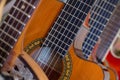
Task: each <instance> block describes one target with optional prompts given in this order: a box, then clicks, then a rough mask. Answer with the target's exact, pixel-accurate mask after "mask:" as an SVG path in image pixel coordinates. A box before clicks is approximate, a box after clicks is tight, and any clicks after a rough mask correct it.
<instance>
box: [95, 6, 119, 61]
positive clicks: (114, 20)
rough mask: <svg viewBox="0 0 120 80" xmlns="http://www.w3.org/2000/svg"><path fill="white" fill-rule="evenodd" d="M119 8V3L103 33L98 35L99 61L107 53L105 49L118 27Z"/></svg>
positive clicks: (110, 42) (107, 47)
mask: <svg viewBox="0 0 120 80" xmlns="http://www.w3.org/2000/svg"><path fill="white" fill-rule="evenodd" d="M119 10H120V5H118V6H117V8H116V10H115V12H114V14H113V16H112V17H111V19H110V21H109V23H108V25H107V26H106V28H105V29H104V30H103V33H102V34H101V36H100V38H101V43H100V44H99V47H98V50H97V57H98V59H99V60H100V61H103V60H104V59H105V57H106V55H107V51H108V49H109V47H110V45H111V44H112V42H113V40H114V38H115V36H116V35H117V33H118V31H119V29H120V26H119V21H120V11H119Z"/></svg>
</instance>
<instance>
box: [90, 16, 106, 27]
mask: <svg viewBox="0 0 120 80" xmlns="http://www.w3.org/2000/svg"><path fill="white" fill-rule="evenodd" d="M90 20H91V21H93V22H96V23H99V24H100V25H102V26H105V24H102V23H100V22H99V21H97V20H95V19H93V18H91V19H90ZM90 25H91V26H93V24H90ZM95 29H96V28H95Z"/></svg>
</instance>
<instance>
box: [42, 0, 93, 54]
mask: <svg viewBox="0 0 120 80" xmlns="http://www.w3.org/2000/svg"><path fill="white" fill-rule="evenodd" d="M94 2H95V0H68V1H67V3H66V4H65V6H64V8H63V9H62V11H61V13H60V15H59V16H58V19H57V20H56V22H55V24H54V25H53V27H52V29H51V31H50V32H49V34H48V36H47V37H46V40H45V42H44V43H43V46H46V47H50V48H51V49H53V50H54V51H55V52H58V53H59V54H60V55H61V56H64V55H65V54H66V53H67V51H68V48H69V46H70V45H71V43H72V41H73V39H74V37H75V35H76V34H77V32H78V30H79V28H80V26H81V24H82V23H83V21H84V19H85V17H86V15H87V13H88V12H89V10H90V8H91V6H92V5H93V3H94Z"/></svg>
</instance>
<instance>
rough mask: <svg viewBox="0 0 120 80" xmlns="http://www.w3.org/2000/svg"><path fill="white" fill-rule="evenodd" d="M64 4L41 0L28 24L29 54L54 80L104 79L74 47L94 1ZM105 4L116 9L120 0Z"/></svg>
mask: <svg viewBox="0 0 120 80" xmlns="http://www.w3.org/2000/svg"><path fill="white" fill-rule="evenodd" d="M63 2H64V3H65V4H64V3H63ZM63 2H60V1H56V0H42V1H41V5H40V6H39V7H38V10H37V11H36V13H35V14H34V18H33V20H32V21H31V23H30V24H28V26H29V28H28V29H27V32H26V35H25V39H24V47H25V51H26V52H27V53H29V54H30V55H31V56H32V57H33V59H34V60H35V61H36V63H38V64H39V65H40V67H41V68H42V69H43V71H44V72H45V73H46V75H47V77H48V78H49V79H50V80H104V78H105V77H104V73H103V70H102V68H101V67H100V66H99V65H97V64H96V63H94V62H91V61H87V60H84V59H82V58H79V57H78V56H76V55H75V52H74V47H73V45H72V44H71V43H72V42H73V40H74V38H75V36H76V34H77V32H78V30H79V27H80V26H81V25H82V23H83V21H84V19H85V17H86V16H87V13H88V12H89V9H90V7H91V5H92V4H93V3H94V1H90V0H89V1H88V0H77V1H76V0H65V1H64V0H63ZM104 2H105V3H106V4H107V3H108V5H109V3H110V4H114V7H115V5H116V4H117V1H115V2H114V1H108V2H107V0H105V1H102V2H101V3H104ZM96 3H97V1H96V2H95V3H94V4H96ZM98 3H99V0H98ZM98 3H97V4H98ZM94 4H93V5H94ZM98 7H99V6H98ZM111 12H112V11H111ZM51 26H52V27H51ZM31 30H32V31H31ZM46 35H47V36H46ZM68 49H69V51H68ZM91 74H92V75H91ZM96 74H97V75H96Z"/></svg>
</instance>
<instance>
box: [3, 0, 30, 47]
mask: <svg viewBox="0 0 120 80" xmlns="http://www.w3.org/2000/svg"><path fill="white" fill-rule="evenodd" d="M20 2H22V1H18V2H17V3H16V2H15V3H16V4H17V5H16V7H18V6H19V5H20ZM15 3H14V5H15ZM27 8H28V6H27ZM13 9H14V11H13V12H12V13H11V15H14V14H15V11H16V9H15V8H13ZM26 10H27V9H26ZM26 10H25V11H26ZM8 14H9V13H8ZM19 14H20V12H18V13H17V15H16V16H15V17H18V15H19ZM22 18H23V15H21V18H20V20H21V19H22ZM10 20H11V17H9V20H8V21H6V22H10ZM14 22H15V20H14V21H12V23H11V25H12V24H13V23H14ZM18 24H19V22H17V25H16V26H14V27H16V28H17V27H18V26H19V25H18ZM9 27H10V26H9ZM12 27H13V26H12ZM7 28H8V27H7V25H6V24H5V27H4V29H3V31H5V29H7ZM10 29H11V27H10V28H9V29H8V31H6V33H9V31H10ZM14 32H15V31H12V34H11V36H12V35H13V34H14ZM3 33H4V32H2V33H1V35H2V34H3ZM6 36H8V35H5V36H4V37H3V39H5V38H6ZM16 36H17V35H15V36H13V37H15V38H16ZM8 42H10V39H8ZM8 46H9V45H8ZM11 46H12V45H11ZM9 47H10V46H9Z"/></svg>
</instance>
